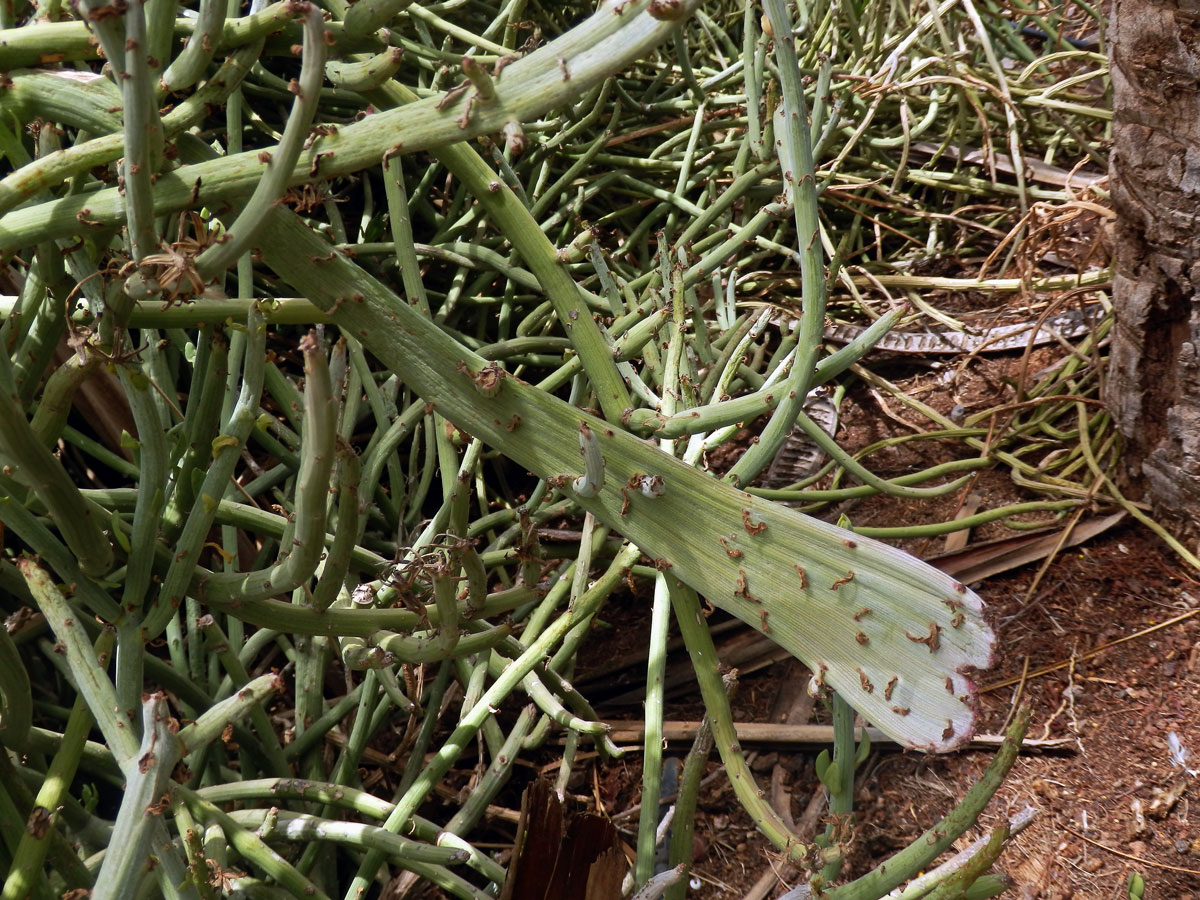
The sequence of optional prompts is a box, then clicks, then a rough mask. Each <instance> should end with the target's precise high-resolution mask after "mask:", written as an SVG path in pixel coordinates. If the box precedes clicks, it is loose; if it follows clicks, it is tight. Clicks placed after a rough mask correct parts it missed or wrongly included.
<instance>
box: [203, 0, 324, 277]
mask: <svg viewBox="0 0 1200 900" xmlns="http://www.w3.org/2000/svg"><path fill="white" fill-rule="evenodd" d="M323 38H324V29H323V27H322V23H321V13H320V12H319V11H318V10H317V9H316V8H312V9H310V10H309V11H308V12H307V13H306V14H305V17H304V52H303V58H302V61H301V64H300V78H299V80H298V82H297V87H296V100H295V103H294V104H293V106H292V111H291V114H290V115H289V116H288V120H287V125H286V126H284V129H283V139H282V140H280V142H279V146H278V147H276V148H274V149H273V150H272V151H270V152H269V154H268V155H269V157H270V159H269V162H268V163H267V164H266V171H265V172H264V173H263V175H262V177H261V178H259V179H258V183H257V184H256V185H255V188H254V193H253V194H252V195H251V196H250V199H249V200H247V201H246V204H245V208H244V209H243V210H242V212H241V214H240V215H238V217H237V219H236V220H235V221H234V223H233V224H232V225H231V226H229V228H228V230H227V231H226V232H225V235H224V237H223V239H222V240H221V241H220V242H219V243H217V244H214V245H213V246H212V247H209V248H208V249H207V250H205V251H204V252H203V253H201V254H200V255H199V256H198V257H196V262H195V267H196V271H197V272H198V273H199V275H200V277H201V278H203V279H205V280H206V281H207V280H209V279H212V278H215V277H216V276H217V275H219V274H220V273H222V272H224V271H225V270H226V269H227V268H229V267H230V266H232V265H234V263H236V261H237V259H238V257H239V256H241V255H242V254H243V253H245V252H247V251H249V250H250V248H251V247H252V246H253V244H254V241H255V238H256V237H257V235H258V234H259V231H260V230H261V228H262V227H263V225H265V224H266V221H267V217H268V216H269V215H270V212H271V210H272V209H273V208H274V206H275V204H276V203H278V202H279V198H280V197H282V196H283V192H284V191H285V190H286V189H287V187H288V185H289V182H290V180H291V178H292V174H293V169H294V168H295V166H296V160H297V159H299V157H300V153H301V151H302V150H303V148H304V144H305V142H306V141H307V139H308V136H309V134H308V130H309V127H310V126H311V125H312V121H313V117H314V116H315V115H316V112H317V104H318V102H319V100H320V95H321V81H322V79H324V77H325V68H324V67H325V41H324V39H323ZM319 163H320V158H319V157H318V158H316V159H314V161H313V165H314V167H315V166H316V165H319ZM314 171H315V170H314Z"/></svg>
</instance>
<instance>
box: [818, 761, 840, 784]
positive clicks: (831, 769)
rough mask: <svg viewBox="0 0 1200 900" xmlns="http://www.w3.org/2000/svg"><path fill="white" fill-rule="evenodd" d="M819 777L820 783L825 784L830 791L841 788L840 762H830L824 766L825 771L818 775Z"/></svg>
mask: <svg viewBox="0 0 1200 900" xmlns="http://www.w3.org/2000/svg"><path fill="white" fill-rule="evenodd" d="M818 777H819V778H820V779H821V784H823V785H825V787H827V788H828V789H829V790H830V791H836V790H839V789H840V788H841V783H842V767H841V764H840V763H836V762H831V763H830V764H829V765H827V766H826V767H825V772H824V774H822V775H819V776H818Z"/></svg>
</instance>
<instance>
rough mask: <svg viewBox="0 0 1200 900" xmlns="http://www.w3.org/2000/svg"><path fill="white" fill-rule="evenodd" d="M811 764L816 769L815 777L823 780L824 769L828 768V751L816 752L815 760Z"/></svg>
mask: <svg viewBox="0 0 1200 900" xmlns="http://www.w3.org/2000/svg"><path fill="white" fill-rule="evenodd" d="M813 766H814V768H815V769H816V770H817V778H818V779H819V780H820V781H822V782H824V781H825V770H826V769H828V768H829V751H828V750H822V751H821V752H820V753H818V754H817V760H816V762H815V763H813Z"/></svg>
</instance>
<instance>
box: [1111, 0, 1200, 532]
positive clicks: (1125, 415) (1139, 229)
mask: <svg viewBox="0 0 1200 900" xmlns="http://www.w3.org/2000/svg"><path fill="white" fill-rule="evenodd" d="M1111 9H1112V12H1111V15H1110V30H1109V34H1108V37H1109V41H1110V45H1109V46H1110V51H1109V52H1110V58H1111V64H1112V65H1111V69H1112V81H1113V139H1114V150H1113V154H1112V161H1111V170H1110V174H1111V176H1112V179H1111V180H1112V190H1113V200H1114V204H1115V207H1116V212H1117V222H1116V226H1115V229H1116V230H1115V233H1114V241H1113V246H1114V251H1115V257H1114V280H1113V298H1114V303H1115V306H1116V311H1117V325H1116V329H1115V333H1114V337H1113V346H1112V365H1111V368H1110V374H1109V381H1108V385H1107V391H1106V400H1107V403H1108V407H1109V409H1110V410H1111V411H1112V414H1113V417H1114V419H1115V421H1116V423H1117V426H1118V428H1119V429H1120V430H1121V432H1122V433H1123V434H1124V435H1125V437H1126V439H1127V444H1126V446H1127V456H1126V458H1127V460H1128V461H1129V462H1130V464H1131V471H1130V473H1129V474H1131V475H1132V476H1133V477H1134V479H1135V481H1136V482H1138V484H1139V486H1140V487H1141V488H1143V489H1144V491H1145V495H1144V496H1145V498H1146V499H1148V500H1150V502H1151V503H1152V504H1153V505H1154V507H1155V509H1156V510H1157V511H1158V512H1159V513H1160V514H1162V515H1165V516H1166V517H1168V518H1171V519H1174V520H1176V521H1179V522H1182V523H1185V524H1190V526H1192V527H1193V528H1195V527H1200V350H1198V349H1197V348H1200V0H1114V2H1113V4H1112V7H1111Z"/></svg>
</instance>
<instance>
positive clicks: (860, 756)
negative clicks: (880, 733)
mask: <svg viewBox="0 0 1200 900" xmlns="http://www.w3.org/2000/svg"><path fill="white" fill-rule="evenodd" d="M870 755H871V736H870V735H868V734H867V731H866V729H865V728H864V729H863V733H862V740H861V741H859V742H858V749H857V750H856V751H855V752H854V767H855V768H856V769H857V768H858V767H859V766H861V765H862V764H863V763H864V762H866V761H867V757H868V756H870Z"/></svg>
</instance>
